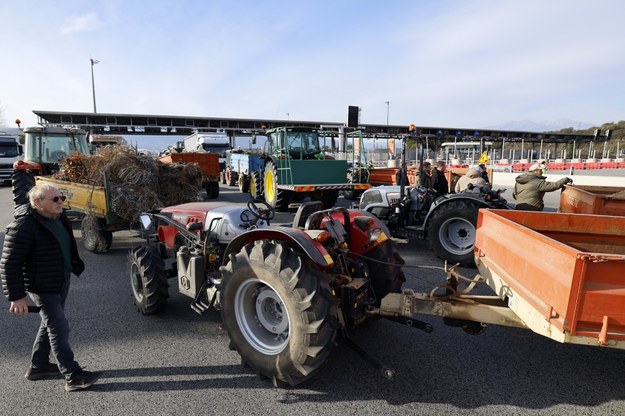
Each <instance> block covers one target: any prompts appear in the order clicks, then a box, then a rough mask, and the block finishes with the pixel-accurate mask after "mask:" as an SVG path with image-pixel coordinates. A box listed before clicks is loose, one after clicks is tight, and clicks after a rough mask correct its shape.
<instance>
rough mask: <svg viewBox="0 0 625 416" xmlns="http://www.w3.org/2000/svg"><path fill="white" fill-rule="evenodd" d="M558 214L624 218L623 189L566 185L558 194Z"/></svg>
mask: <svg viewBox="0 0 625 416" xmlns="http://www.w3.org/2000/svg"><path fill="white" fill-rule="evenodd" d="M558 210H559V211H560V212H569V213H577V214H599V215H618V216H621V217H625V188H622V187H617V186H583V185H567V186H565V187H564V190H563V191H562V193H561V194H560V207H559V209H558Z"/></svg>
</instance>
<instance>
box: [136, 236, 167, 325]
mask: <svg viewBox="0 0 625 416" xmlns="http://www.w3.org/2000/svg"><path fill="white" fill-rule="evenodd" d="M130 288H131V289H132V297H133V299H134V303H135V305H136V306H137V309H138V310H139V312H141V313H142V314H144V315H151V314H153V313H156V312H158V311H159V310H160V309H161V308H163V307H164V306H165V305H166V304H167V299H168V298H169V293H168V289H169V282H167V275H166V274H165V263H164V262H163V259H162V258H161V256H160V252H159V250H158V249H157V247H156V246H141V247H139V248H137V249H135V250H133V251H132V253H131V257H130Z"/></svg>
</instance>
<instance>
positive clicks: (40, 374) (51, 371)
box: [24, 363, 61, 381]
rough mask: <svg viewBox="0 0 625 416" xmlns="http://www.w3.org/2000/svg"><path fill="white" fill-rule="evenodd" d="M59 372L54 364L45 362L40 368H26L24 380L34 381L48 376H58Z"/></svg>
mask: <svg viewBox="0 0 625 416" xmlns="http://www.w3.org/2000/svg"><path fill="white" fill-rule="evenodd" d="M60 374H61V372H60V371H59V367H57V365H56V364H51V363H47V364H46V365H44V366H43V367H42V368H34V367H30V368H29V369H28V370H26V374H25V375H24V377H26V380H30V381H35V380H39V379H41V378H44V377H48V376H58V375H60Z"/></svg>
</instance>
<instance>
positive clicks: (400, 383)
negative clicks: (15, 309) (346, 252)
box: [0, 187, 625, 416]
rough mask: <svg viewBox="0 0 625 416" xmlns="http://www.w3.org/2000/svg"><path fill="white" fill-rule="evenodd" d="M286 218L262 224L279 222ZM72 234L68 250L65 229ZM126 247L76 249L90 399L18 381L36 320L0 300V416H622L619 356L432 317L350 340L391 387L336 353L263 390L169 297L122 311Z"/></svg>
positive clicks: (418, 248)
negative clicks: (428, 327) (391, 375)
mask: <svg viewBox="0 0 625 416" xmlns="http://www.w3.org/2000/svg"><path fill="white" fill-rule="evenodd" d="M554 197H555V196H554ZM220 199H223V200H227V201H232V202H240V201H242V197H241V195H240V194H239V193H238V191H235V190H234V188H224V187H222V190H221V196H220ZM0 201H1V202H0V204H1V206H2V208H3V209H0V225H2V228H0V229H1V230H2V239H3V237H4V232H3V230H4V225H6V224H8V223H9V222H10V220H11V211H12V197H11V189H10V187H2V188H0ZM341 201H342V199H340V200H339V202H341ZM551 204H552V203H551ZM552 207H553V205H552ZM289 215H292V214H288V215H280V216H279V217H278V218H276V221H278V222H287V221H288V220H289ZM75 232H76V235H77V237H78V238H79V245H80V244H81V241H80V231H79V228H78V229H77V230H76V231H75ZM140 243H141V241H140V240H139V239H138V238H137V237H135V236H134V234H133V233H131V232H119V233H116V234H114V242H113V247H112V249H111V251H110V252H109V253H107V254H104V255H95V254H92V253H89V252H86V251H84V250H81V255H82V256H83V259H84V260H85V262H86V264H87V270H86V272H85V273H84V274H83V276H82V277H80V278H74V279H73V282H72V287H71V291H70V295H69V298H68V303H67V315H68V318H69V321H70V325H71V328H72V334H71V342H72V345H73V348H74V351H75V353H76V357H77V359H78V361H79V362H80V363H81V365H83V366H84V367H85V368H86V369H88V370H105V371H106V374H105V375H104V376H103V378H102V379H101V380H100V381H99V382H98V384H96V385H95V386H94V387H93V388H92V389H91V390H88V391H83V392H76V393H66V392H65V391H64V390H63V380H62V379H60V378H57V379H49V380H40V381H36V382H31V381H27V380H26V379H25V378H24V377H23V375H24V372H25V370H26V368H27V367H28V365H29V354H30V349H31V345H32V341H33V338H34V335H35V332H36V328H37V325H38V323H39V318H38V316H37V315H35V314H30V315H29V316H25V317H24V316H22V317H15V316H12V315H10V314H9V312H8V306H9V304H8V302H7V301H6V300H4V301H0V354H1V357H2V359H1V360H0V398H1V399H0V414H2V415H9V414H16V415H17V414H19V415H35V414H42V413H43V414H65V415H118V414H124V415H128V414H134V415H145V414H150V415H155V414H156V415H166V414H171V415H178V414H191V415H201V414H207V415H212V414H215V415H222V414H229V415H240V414H248V415H261V414H262V415H266V414H272V415H286V414H289V415H294V414H301V415H312V414H318V415H337V414H341V415H348V414H354V415H355V414H358V415H364V414H366V415H394V414H397V415H399V414H401V415H406V414H410V415H416V414H425V415H463V414H471V415H501V414H504V415H513V414H520V415H531V414H550V415H567V416H568V415H606V414H625V383H621V381H622V375H623V373H624V372H625V360H624V359H623V357H624V353H623V352H622V351H618V350H611V349H601V348H595V347H582V346H571V345H561V344H558V343H556V342H554V341H551V340H548V339H546V338H543V337H541V336H538V335H534V334H532V333H530V332H528V331H524V330H517V329H508V328H503V327H495V326H491V327H489V328H488V329H487V330H486V331H485V332H484V333H483V334H482V335H479V336H471V335H468V334H466V333H464V332H463V331H462V330H460V329H457V328H451V327H446V326H445V325H443V322H442V320H441V319H439V318H434V317H424V320H425V321H427V322H430V323H432V324H433V325H434V328H435V329H434V332H433V333H431V334H426V333H424V332H420V331H419V330H415V329H410V328H405V327H402V326H400V325H398V324H396V323H393V322H389V321H383V320H381V321H376V322H370V323H368V324H367V325H365V326H364V327H362V328H359V329H357V330H356V331H355V333H354V335H353V337H354V339H355V340H356V342H358V343H359V344H360V345H361V346H362V347H364V348H365V349H366V350H368V351H369V352H371V354H373V355H374V356H376V357H377V358H378V359H380V360H381V361H383V362H384V363H386V364H388V365H389V366H391V367H393V368H394V369H395V370H396V380H395V381H394V382H389V381H386V380H385V379H383V378H382V377H380V376H379V374H377V372H376V371H375V370H373V369H372V368H371V367H370V366H369V365H367V364H366V363H365V362H364V361H363V360H362V359H361V358H359V357H358V356H357V355H356V354H355V353H353V352H352V351H351V350H350V349H348V348H347V347H345V346H339V347H338V348H336V349H335V350H334V352H333V354H332V355H331V357H330V359H329V360H328V362H327V363H326V364H325V366H324V367H323V368H322V369H321V371H320V372H319V373H318V374H317V375H316V377H315V378H313V379H312V380H310V381H309V382H307V383H305V384H304V385H300V386H298V387H296V388H290V389H279V388H274V387H272V386H271V385H270V383H268V382H267V381H266V380H261V379H259V378H258V377H257V376H255V375H254V374H251V373H250V372H249V371H248V369H246V368H243V367H242V366H241V365H240V358H239V356H238V354H237V353H236V352H233V351H229V350H228V339H227V336H226V335H225V334H224V333H223V332H222V331H221V330H220V327H219V324H220V316H219V314H218V313H209V314H205V315H204V316H200V315H198V314H196V313H195V312H193V311H192V310H191V309H190V308H189V299H188V298H186V297H184V296H182V295H179V294H178V293H177V292H176V291H175V290H174V288H170V294H171V298H170V303H169V306H168V308H167V311H166V312H165V313H162V314H159V315H157V316H149V317H146V316H142V315H141V314H140V313H138V312H137V311H136V309H135V308H134V307H133V304H132V299H131V295H130V284H129V279H128V277H127V275H128V268H127V264H128V263H127V258H128V252H129V250H130V249H131V248H132V247H133V246H136V245H138V244H140ZM399 246H400V252H401V254H402V256H403V257H404V259H405V260H406V262H407V264H408V267H407V268H406V274H407V280H408V281H407V283H406V286H407V287H411V288H414V289H416V290H419V291H424V292H425V291H427V292H429V291H430V290H431V289H432V288H433V287H434V286H436V285H437V284H440V283H442V282H443V281H444V274H443V272H442V270H441V268H442V266H443V263H442V261H440V260H439V259H437V258H435V257H434V256H433V255H432V254H431V252H430V251H429V250H428V249H427V245H426V244H425V243H424V242H423V241H417V240H414V241H404V242H400V243H399ZM544 261H549V260H548V259H545V260H544ZM464 271H465V274H467V275H471V274H472V273H474V272H475V271H474V270H467V269H464Z"/></svg>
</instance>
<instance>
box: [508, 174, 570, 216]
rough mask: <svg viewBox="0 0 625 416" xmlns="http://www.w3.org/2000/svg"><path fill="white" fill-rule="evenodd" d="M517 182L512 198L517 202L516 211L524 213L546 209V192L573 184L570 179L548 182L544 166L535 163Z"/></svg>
mask: <svg viewBox="0 0 625 416" xmlns="http://www.w3.org/2000/svg"><path fill="white" fill-rule="evenodd" d="M515 181H516V183H515V184H514V192H513V193H512V197H513V198H514V199H515V200H516V201H517V203H516V206H515V209H517V210H522V211H542V210H543V208H544V207H545V204H544V202H543V198H544V196H545V192H553V191H557V190H558V189H562V187H564V185H566V184H569V183H573V180H572V179H570V178H562V179H560V180H559V181H556V182H548V181H547V178H546V177H545V176H543V168H542V166H540V165H539V164H538V163H534V164H533V165H532V166H530V168H529V170H528V171H527V172H525V173H522V174H520V175H519V176H517V177H516V179H515Z"/></svg>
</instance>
